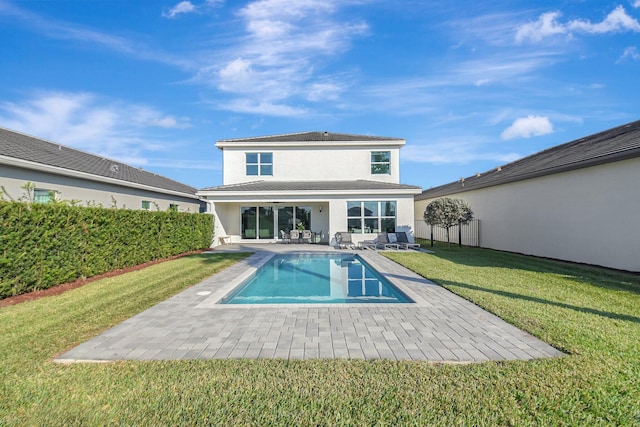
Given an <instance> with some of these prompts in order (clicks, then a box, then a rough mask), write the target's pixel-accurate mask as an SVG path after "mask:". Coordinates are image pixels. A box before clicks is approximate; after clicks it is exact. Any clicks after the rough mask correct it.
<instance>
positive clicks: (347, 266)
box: [222, 254, 413, 304]
mask: <svg viewBox="0 0 640 427" xmlns="http://www.w3.org/2000/svg"><path fill="white" fill-rule="evenodd" d="M407 302H413V301H412V300H411V299H409V298H408V297H407V296H406V295H404V294H403V293H402V292H401V291H400V290H398V289H397V288H396V287H395V286H393V285H392V284H391V283H390V282H389V281H388V280H386V279H385V278H384V277H382V276H381V275H380V274H379V273H378V272H376V271H375V270H374V269H373V268H372V267H371V266H369V265H368V264H366V263H365V262H364V261H363V260H362V259H361V258H360V257H359V256H357V255H352V254H326V255H325V254H309V255H306V254H305V255H300V254H295V255H291V254H287V255H276V256H275V257H273V258H272V259H270V260H269V261H268V262H267V263H266V264H265V265H264V266H262V267H260V268H259V269H258V270H257V271H256V274H255V275H254V276H252V278H251V279H249V280H247V281H246V282H245V283H244V284H242V285H240V286H239V287H238V288H237V290H236V291H235V292H234V293H232V294H231V295H229V296H228V297H227V298H225V299H224V300H223V301H222V303H223V304H318V303H327V304H336V303H337V304H358V303H407Z"/></svg>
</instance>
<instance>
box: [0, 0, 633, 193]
mask: <svg viewBox="0 0 640 427" xmlns="http://www.w3.org/2000/svg"><path fill="white" fill-rule="evenodd" d="M0 58H1V60H0V61H1V62H0V64H1V66H0V82H2V84H0V126H3V127H6V128H10V129H14V130H18V131H21V132H25V133H27V134H31V135H34V136H38V137H42V138H45V139H49V140H52V141H54V142H57V143H62V144H66V145H70V146H73V147H75V148H78V149H81V150H85V151H89V152H92V153H96V154H100V155H104V156H107V157H110V158H114V159H118V160H121V161H124V162H127V163H129V164H132V165H136V166H140V167H142V168H144V169H146V170H149V171H152V172H155V173H158V174H161V175H164V176H167V177H170V178H173V179H176V180H178V181H181V182H184V183H186V184H189V185H192V186H194V187H197V188H203V187H208V186H214V185H220V184H222V172H221V160H222V158H221V153H220V152H219V151H218V150H217V149H216V148H215V146H214V144H215V141H216V140H218V139H229V138H240V137H249V136H259V135H272V134H279V133H292V132H304V131H325V130H327V131H330V132H344V133H356V134H367V135H379V136H393V137H401V138H405V139H406V140H407V145H406V146H405V147H404V148H403V149H402V151H401V168H402V169H401V181H402V182H403V183H406V184H413V185H419V186H421V187H423V188H430V187H433V186H437V185H440V184H445V183H448V182H450V181H454V180H456V179H458V178H460V177H463V176H469V175H473V174H475V173H476V172H484V171H487V170H489V169H491V168H494V167H496V166H499V165H502V164H505V163H509V162H511V161H513V160H516V159H518V158H520V157H523V156H526V155H529V154H532V153H535V152H538V151H540V150H543V149H545V148H548V147H551V146H554V145H557V144H561V143H564V142H568V141H570V140H573V139H576V138H580V137H583V136H587V135H590V134H592V133H595V132H599V131H602V130H606V129H609V128H611V127H614V126H618V125H621V124H624V123H628V122H631V121H634V120H637V119H639V118H640V85H639V84H638V81H639V78H638V76H640V0H619V1H544V0H542V1H509V2H494V1H457V2H451V1H412V0H407V1H377V0H370V1H368V0H296V1H293V0H260V1H231V0H191V1H175V0H174V1H164V2H163V1H151V0H146V1H136V0H126V1H125V0H120V1H100V0H86V1H81V0H75V1H74V0H67V1H54V0H45V1H5V0H0Z"/></svg>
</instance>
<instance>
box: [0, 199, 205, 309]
mask: <svg viewBox="0 0 640 427" xmlns="http://www.w3.org/2000/svg"><path fill="white" fill-rule="evenodd" d="M212 238H213V217H212V216H211V215H207V214H192V213H183V212H150V211H140V210H124V209H105V208H98V207H78V206H69V205H66V204H61V203H58V204H55V203H54V204H27V203H20V202H7V201H1V200H0V298H6V297H8V296H12V295H18V294H22V293H26V292H31V291H33V290H39V289H47V288H50V287H52V286H54V285H58V284H61V283H66V282H71V281H74V280H76V279H78V278H83V277H91V276H94V275H96V274H101V273H105V272H108V271H112V270H116V269H119V268H123V267H130V266H134V265H138V264H141V263H144V262H147V261H151V260H155V259H161V258H166V257H169V256H172V255H177V254H180V253H184V252H188V251H191V250H196V249H204V248H207V247H209V246H210V244H211V241H212Z"/></svg>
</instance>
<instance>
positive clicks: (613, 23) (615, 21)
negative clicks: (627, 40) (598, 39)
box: [567, 6, 640, 34]
mask: <svg viewBox="0 0 640 427" xmlns="http://www.w3.org/2000/svg"><path fill="white" fill-rule="evenodd" d="M567 27H568V28H569V29H570V30H579V31H584V32H585V33H591V34H604V33H616V32H618V33H622V32H625V31H634V32H635V31H640V23H639V22H638V21H637V20H636V19H635V18H633V17H631V16H629V15H627V12H626V11H625V10H624V7H622V6H618V7H616V8H615V9H614V10H613V11H612V12H611V13H609V15H607V17H606V18H605V19H604V21H602V22H600V23H597V24H592V23H591V22H589V21H585V20H582V19H578V20H575V21H571V22H569V23H568V24H567Z"/></svg>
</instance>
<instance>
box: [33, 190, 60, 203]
mask: <svg viewBox="0 0 640 427" xmlns="http://www.w3.org/2000/svg"><path fill="white" fill-rule="evenodd" d="M45 194H46V198H47V200H43V198H44V197H45ZM55 200H56V192H55V190H51V189H48V188H34V189H33V203H45V204H46V203H52V202H54V201H55Z"/></svg>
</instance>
